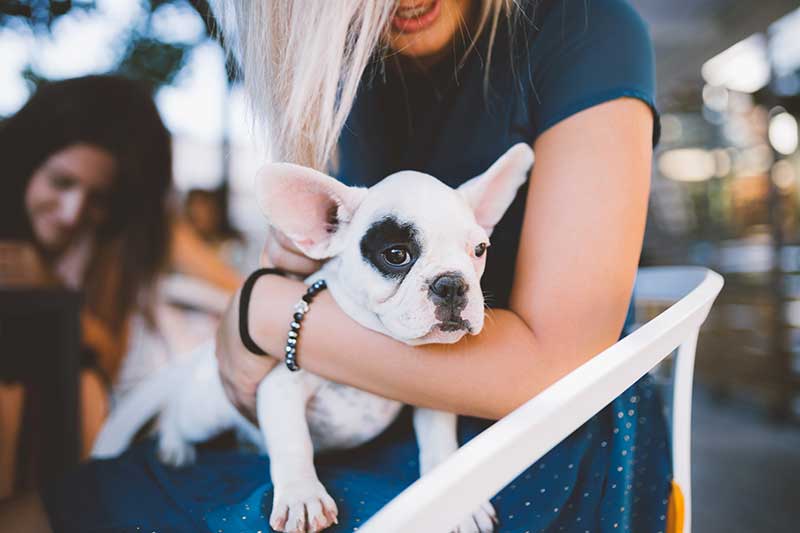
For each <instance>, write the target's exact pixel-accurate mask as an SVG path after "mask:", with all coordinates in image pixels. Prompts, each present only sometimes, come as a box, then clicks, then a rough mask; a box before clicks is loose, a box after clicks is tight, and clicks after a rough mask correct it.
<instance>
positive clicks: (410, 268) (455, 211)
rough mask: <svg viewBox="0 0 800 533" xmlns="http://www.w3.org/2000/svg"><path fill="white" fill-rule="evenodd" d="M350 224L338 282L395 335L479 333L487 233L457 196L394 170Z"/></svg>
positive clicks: (448, 338)
mask: <svg viewBox="0 0 800 533" xmlns="http://www.w3.org/2000/svg"><path fill="white" fill-rule="evenodd" d="M350 226H351V227H350V229H349V231H348V233H349V235H348V241H347V243H346V245H345V247H344V249H343V251H342V253H341V254H339V261H340V262H341V265H340V275H341V280H342V281H344V282H345V285H346V286H347V287H348V288H349V290H351V291H354V292H355V293H357V294H358V296H359V298H358V300H359V301H360V302H361V303H362V304H363V305H365V307H366V308H368V309H369V310H370V311H371V312H372V313H374V314H375V315H376V316H377V317H378V318H379V319H380V321H381V323H382V324H383V326H384V327H385V328H386V330H388V331H389V332H391V334H392V336H393V337H395V338H397V339H400V340H403V341H405V342H409V343H414V344H419V343H427V342H455V341H457V340H458V339H460V338H461V337H462V336H464V334H466V333H472V334H476V333H478V332H480V330H481V328H482V327H483V313H484V308H483V294H482V292H481V288H480V278H481V275H482V274H483V269H484V267H485V265H486V250H485V249H486V247H487V246H488V244H489V236H488V234H487V232H486V230H485V229H483V228H482V227H481V226H480V225H478V223H477V221H476V220H475V215H474V214H473V212H472V209H470V207H469V205H468V204H467V203H466V202H465V201H464V198H463V196H461V194H459V193H458V192H457V191H456V190H454V189H451V188H450V187H447V186H446V185H444V184H442V183H441V182H440V181H438V180H436V179H435V178H433V177H431V176H429V175H427V174H422V173H419V172H411V171H406V172H399V173H397V174H393V175H392V176H389V177H388V178H386V179H384V180H383V181H381V182H380V183H378V184H377V185H375V186H374V187H372V188H370V189H369V191H368V193H367V195H366V197H365V198H364V200H363V201H362V203H361V206H360V207H359V209H358V211H357V212H356V214H355V216H354V217H353V220H352V222H351V224H350Z"/></svg>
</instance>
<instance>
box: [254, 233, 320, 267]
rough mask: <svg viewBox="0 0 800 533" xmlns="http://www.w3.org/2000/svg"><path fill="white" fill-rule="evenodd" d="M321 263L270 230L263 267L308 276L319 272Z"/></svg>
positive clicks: (287, 239) (284, 237)
mask: <svg viewBox="0 0 800 533" xmlns="http://www.w3.org/2000/svg"><path fill="white" fill-rule="evenodd" d="M321 264H322V263H321V262H319V261H315V260H313V259H309V258H308V257H306V256H305V255H303V253H302V252H301V251H300V250H299V249H298V248H297V247H296V246H295V245H294V243H293V242H292V241H291V240H290V239H289V238H288V237H286V235H284V234H283V233H282V232H280V231H278V230H277V229H275V228H270V229H269V231H268V233H267V238H266V241H265V242H264V251H263V252H262V254H261V265H262V266H266V267H275V268H280V269H281V270H285V271H287V272H291V273H294V274H299V275H303V276H307V275H309V274H311V273H312V272H316V271H317V270H319V268H320V266H321Z"/></svg>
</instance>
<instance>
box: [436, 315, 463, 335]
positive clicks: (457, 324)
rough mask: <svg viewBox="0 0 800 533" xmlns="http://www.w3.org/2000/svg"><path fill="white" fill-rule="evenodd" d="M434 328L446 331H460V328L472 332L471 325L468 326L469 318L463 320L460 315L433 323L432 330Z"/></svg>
mask: <svg viewBox="0 0 800 533" xmlns="http://www.w3.org/2000/svg"><path fill="white" fill-rule="evenodd" d="M436 329H438V330H440V331H444V332H447V333H449V332H451V331H462V330H465V331H467V332H468V333H472V327H471V326H470V323H469V320H464V319H463V318H461V317H460V316H459V317H453V318H449V319H447V320H443V321H441V322H439V323H438V324H435V325H434V326H433V328H432V331H433V330H436Z"/></svg>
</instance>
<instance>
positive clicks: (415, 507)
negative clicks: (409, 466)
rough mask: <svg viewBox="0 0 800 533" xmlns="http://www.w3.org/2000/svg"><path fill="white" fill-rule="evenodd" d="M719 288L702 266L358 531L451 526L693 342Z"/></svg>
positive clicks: (718, 279) (376, 532) (713, 275)
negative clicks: (648, 315)
mask: <svg viewBox="0 0 800 533" xmlns="http://www.w3.org/2000/svg"><path fill="white" fill-rule="evenodd" d="M721 288H722V278H721V277H720V276H719V275H718V274H716V273H714V272H711V271H708V270H705V269H703V272H702V276H701V277H700V281H699V284H698V285H696V286H695V287H694V289H693V290H691V291H690V292H689V293H688V294H687V295H685V296H684V297H683V298H682V299H680V300H679V301H678V302H677V303H675V304H674V305H672V306H671V307H670V308H669V309H667V310H666V311H664V312H663V313H662V314H660V315H659V316H657V317H656V318H654V319H653V320H651V321H650V322H648V323H647V324H645V325H643V326H642V327H641V328H639V329H638V330H637V331H635V332H634V333H632V334H630V335H628V336H627V337H625V338H623V339H622V340H620V341H619V342H617V343H616V344H614V345H613V346H611V347H610V348H608V349H607V350H605V351H603V352H601V353H600V354H598V355H597V356H595V357H593V358H592V359H590V360H589V361H588V362H586V363H585V364H583V365H581V366H580V367H578V368H577V369H575V370H574V371H573V372H571V373H570V374H568V375H566V376H565V377H563V378H562V379H560V380H559V381H557V382H556V383H554V384H553V385H551V386H550V387H548V388H547V389H546V390H544V391H543V392H541V393H540V394H539V395H537V396H535V397H534V398H532V399H531V400H529V401H528V402H526V403H525V404H523V405H522V406H521V407H519V408H518V409H516V410H515V411H514V412H512V413H511V414H509V415H508V416H506V417H505V418H503V419H502V420H499V421H498V422H497V423H496V424H494V425H493V426H491V427H490V428H489V429H487V430H486V431H484V432H483V433H481V434H480V435H478V436H477V437H475V438H474V439H472V440H471V441H470V442H468V443H467V444H465V445H464V446H463V447H461V448H460V449H459V450H458V451H457V452H456V453H455V454H453V456H452V457H450V458H449V459H448V460H447V461H446V462H444V463H442V464H441V465H439V466H438V467H437V468H435V469H434V470H433V471H431V472H430V473H428V474H427V475H425V476H424V477H423V478H421V479H420V480H418V481H417V482H415V483H414V484H412V485H411V486H410V487H409V488H407V489H406V490H405V491H403V492H402V493H401V494H400V495H398V496H397V497H396V498H395V499H393V500H392V501H391V502H389V503H388V504H387V505H386V506H385V507H384V508H383V509H381V510H380V511H379V512H378V513H377V514H376V515H375V516H374V517H373V518H372V519H371V520H369V521H368V522H367V523H366V524H365V525H364V527H362V528H360V531H361V532H362V533H363V532H367V533H391V532H397V533H400V532H407V531H430V532H435V531H448V530H449V529H450V528H451V527H452V526H453V525H454V524H456V523H458V521H459V520H460V519H462V518H463V517H464V516H466V515H468V514H469V513H470V512H471V511H472V510H473V509H476V508H477V507H479V506H480V504H481V502H484V501H486V500H487V499H489V498H491V497H492V496H494V495H495V494H496V493H497V492H499V491H500V490H501V489H502V488H503V487H504V486H505V485H507V484H508V483H509V482H511V481H512V480H513V479H514V478H516V477H517V476H518V475H519V474H520V473H522V472H523V471H524V470H525V469H526V468H527V467H528V466H530V465H531V464H533V463H534V462H536V461H537V460H538V459H540V458H541V457H542V456H543V455H545V454H546V453H547V452H548V451H550V450H551V449H552V448H553V447H554V446H556V445H557V444H558V443H559V442H561V441H562V440H563V439H564V438H566V437H567V436H568V435H569V434H570V433H572V432H573V431H575V430H576V429H577V428H579V427H580V426H581V425H583V424H584V423H585V422H586V421H587V420H589V419H590V418H591V417H592V416H594V415H595V414H596V413H597V412H599V411H600V410H602V409H603V408H604V407H605V406H606V405H608V404H609V403H610V402H611V401H612V400H613V399H614V398H616V397H617V396H619V395H620V394H622V392H624V391H625V390H626V389H627V388H628V387H630V386H631V385H633V384H634V383H635V382H636V381H637V380H638V379H639V378H641V377H642V376H643V375H644V374H646V373H647V372H648V371H649V370H650V369H651V368H652V367H653V366H655V365H656V364H657V363H658V362H659V361H661V360H662V359H664V358H665V357H667V356H668V355H669V354H670V353H672V351H673V350H675V349H676V348H677V347H678V346H679V345H680V344H681V343H682V342H684V341H685V340H688V339H692V338H693V337H694V335H695V334H696V333H697V331H698V330H699V328H700V325H701V324H702V323H703V321H704V320H705V318H706V316H707V314H708V311H709V310H710V307H711V304H712V303H713V301H714V298H715V297H716V295H717V294H718V293H719V291H720V289H721Z"/></svg>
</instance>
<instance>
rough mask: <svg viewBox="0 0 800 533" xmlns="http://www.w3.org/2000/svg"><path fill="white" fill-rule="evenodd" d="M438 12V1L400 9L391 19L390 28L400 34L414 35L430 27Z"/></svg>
mask: <svg viewBox="0 0 800 533" xmlns="http://www.w3.org/2000/svg"><path fill="white" fill-rule="evenodd" d="M440 11H441V1H440V0H433V2H431V3H428V4H424V3H421V4H417V5H416V6H414V7H400V8H398V9H397V11H396V12H395V14H394V17H392V26H393V27H394V29H395V30H397V31H399V32H401V33H416V32H418V31H422V30H424V29H427V28H429V27H430V26H432V25H433V23H434V22H436V19H437V18H438V17H439V12H440Z"/></svg>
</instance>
